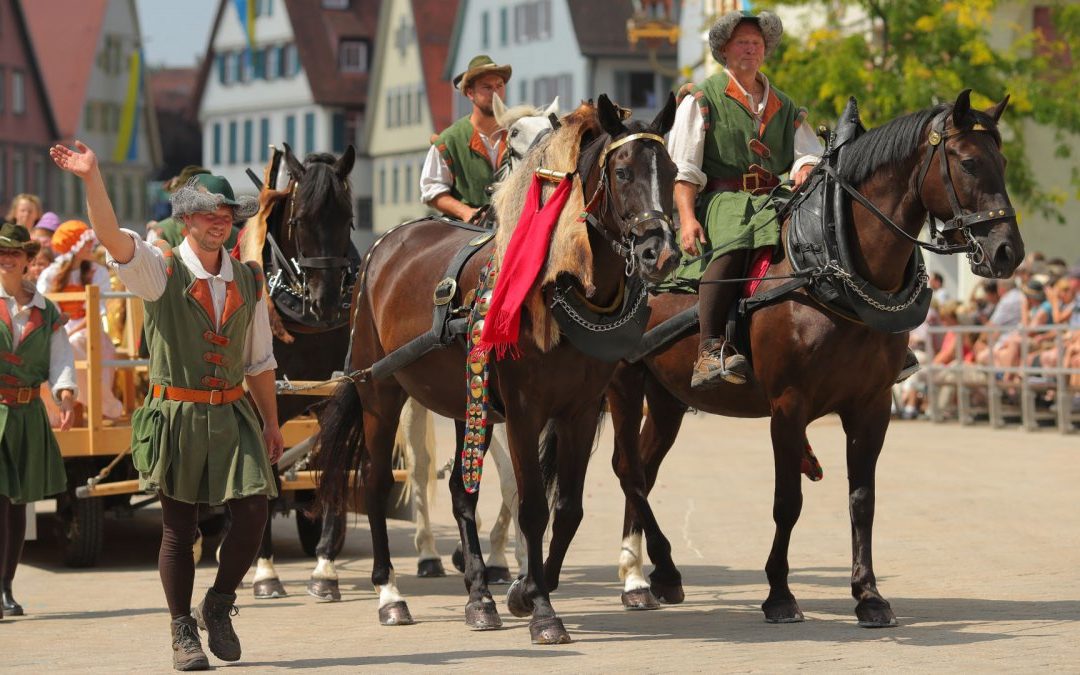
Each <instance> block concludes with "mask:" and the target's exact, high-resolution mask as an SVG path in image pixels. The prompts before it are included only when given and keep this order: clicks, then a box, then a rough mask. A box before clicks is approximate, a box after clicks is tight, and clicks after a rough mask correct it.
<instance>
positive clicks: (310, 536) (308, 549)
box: [296, 507, 347, 558]
mask: <svg viewBox="0 0 1080 675" xmlns="http://www.w3.org/2000/svg"><path fill="white" fill-rule="evenodd" d="M322 521H323V519H322V516H318V517H317V518H309V517H308V516H307V514H306V513H304V509H303V507H299V508H297V509H296V534H297V535H298V536H299V537H300V548H301V549H303V551H304V554H305V555H307V556H309V557H312V558H314V557H315V549H316V548H318V546H319V538H320V537H322ZM339 522H340V523H341V525H339V526H338V531H337V532H336V533H335V534H334V551H333V554H334V557H335V558H337V556H338V554H339V553H341V548H342V547H343V546H344V545H345V526H346V525H347V523H346V519H345V518H341V519H340V521H339Z"/></svg>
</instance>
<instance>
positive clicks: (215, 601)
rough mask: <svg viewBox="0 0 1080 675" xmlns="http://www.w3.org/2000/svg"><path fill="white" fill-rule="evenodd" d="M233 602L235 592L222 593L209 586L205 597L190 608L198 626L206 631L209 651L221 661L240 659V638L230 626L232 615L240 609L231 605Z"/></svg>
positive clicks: (234, 600)
mask: <svg viewBox="0 0 1080 675" xmlns="http://www.w3.org/2000/svg"><path fill="white" fill-rule="evenodd" d="M234 602H236V594H235V593H230V594H229V595H224V594H222V593H218V592H217V591H215V590H214V589H212V588H211V589H209V590H208V591H206V597H205V598H203V601H202V602H200V603H199V606H198V607H196V608H195V609H193V610H191V615H192V616H193V617H195V621H196V622H197V623H198V624H199V628H201V629H203V630H204V631H206V636H207V637H206V643H207V644H208V645H209V646H210V653H212V654H213V655H214V656H216V657H218V658H219V659H221V660H222V661H239V660H240V638H238V637H236V631H234V630H233V626H232V616H233V615H235V614H238V613H239V612H240V610H239V608H237V607H235V606H234V605H233V603H234Z"/></svg>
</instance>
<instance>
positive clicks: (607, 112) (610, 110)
mask: <svg viewBox="0 0 1080 675" xmlns="http://www.w3.org/2000/svg"><path fill="white" fill-rule="evenodd" d="M596 112H597V114H598V116H599V118H600V126H601V128H603V130H604V131H605V132H607V135H608V136H618V135H619V134H621V133H622V132H624V131H626V127H625V126H623V123H622V115H620V114H619V108H618V106H616V105H615V104H614V103H612V102H611V99H609V98H608V97H607V94H600V98H598V99H597V101H596Z"/></svg>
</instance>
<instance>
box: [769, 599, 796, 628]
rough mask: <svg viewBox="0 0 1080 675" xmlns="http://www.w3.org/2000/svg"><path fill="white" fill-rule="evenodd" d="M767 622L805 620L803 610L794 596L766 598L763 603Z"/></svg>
mask: <svg viewBox="0 0 1080 675" xmlns="http://www.w3.org/2000/svg"><path fill="white" fill-rule="evenodd" d="M761 611H763V612H765V622H766V623H799V622H801V621H804V620H805V619H804V617H803V613H802V610H801V609H799V604H798V603H797V602H795V598H794V597H788V598H784V599H782V600H766V601H765V602H763V603H762V604H761Z"/></svg>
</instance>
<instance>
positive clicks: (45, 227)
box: [30, 211, 60, 249]
mask: <svg viewBox="0 0 1080 675" xmlns="http://www.w3.org/2000/svg"><path fill="white" fill-rule="evenodd" d="M59 226H60V216H58V215H56V214H55V213H53V212H52V211H46V212H45V213H43V214H42V216H41V218H38V221H37V224H36V225H34V227H33V229H31V230H30V236H31V237H32V238H33V239H34V241H36V242H38V243H39V244H41V248H42V249H46V248H49V249H51V247H52V236H53V233H55V232H56V228H57V227H59Z"/></svg>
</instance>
